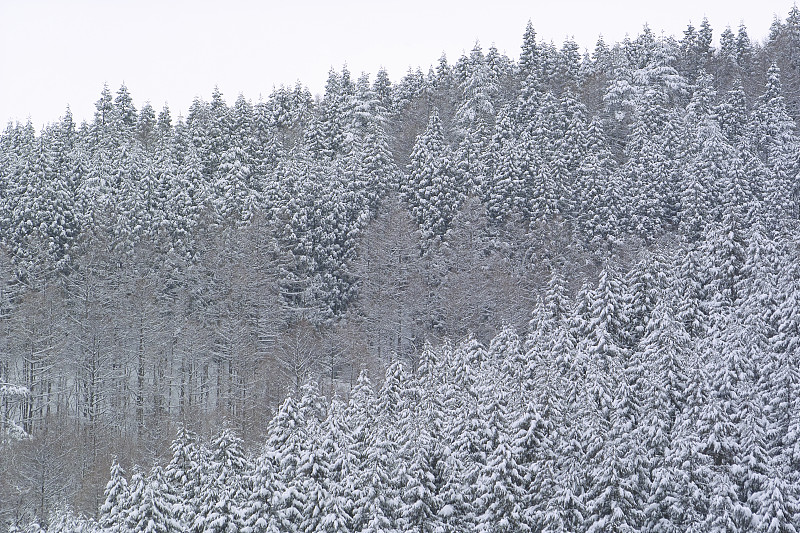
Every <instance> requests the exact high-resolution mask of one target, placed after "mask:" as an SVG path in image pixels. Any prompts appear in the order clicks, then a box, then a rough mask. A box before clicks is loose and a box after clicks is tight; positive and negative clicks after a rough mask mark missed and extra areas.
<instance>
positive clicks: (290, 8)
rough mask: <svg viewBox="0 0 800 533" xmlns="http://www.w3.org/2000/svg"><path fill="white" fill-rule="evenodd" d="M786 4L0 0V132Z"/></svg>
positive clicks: (717, 27) (255, 94) (757, 31)
mask: <svg viewBox="0 0 800 533" xmlns="http://www.w3.org/2000/svg"><path fill="white" fill-rule="evenodd" d="M792 4H793V1H792V0H780V1H777V0H758V1H754V0H748V1H746V2H743V1H738V2H736V1H731V0H726V1H714V2H711V1H701V0H694V1H689V0H670V1H662V2H647V1H642V0H638V1H633V0H630V1H629V0H625V1H619V2H608V1H597V0H583V1H579V0H560V1H557V0H547V1H531V0H528V1H522V0H519V1H515V2H511V1H505V0H495V1H493V2H485V1H480V2H479V1H474V0H459V1H453V0H448V1H446V2H445V1H443V2H437V1H433V0H403V1H394V0H328V1H309V0H305V1H304V0H294V1H289V0H283V1H279V2H270V1H264V0H262V1H257V0H225V1H220V0H214V1H211V0H183V1H180V0H173V1H171V0H69V1H67V0H0V76H2V79H0V125H2V126H4V125H5V124H6V123H7V122H8V121H9V120H18V121H23V122H24V121H26V120H27V118H28V117H30V118H31V119H32V121H33V123H34V125H35V126H36V128H37V129H38V128H40V127H41V126H42V125H43V124H44V123H47V122H53V121H55V120H57V119H58V118H59V117H60V116H62V115H63V113H64V110H65V109H66V107H67V105H69V106H70V108H71V109H72V112H73V115H74V116H75V118H76V121H80V120H83V119H89V118H91V117H92V114H93V111H94V102H95V101H96V100H97V99H98V97H99V94H100V91H101V89H102V87H103V84H104V83H108V84H109V87H110V88H111V90H112V92H116V91H117V89H118V88H119V86H120V85H121V84H122V83H123V82H124V83H125V84H126V85H127V86H128V89H129V90H130V92H131V94H132V95H133V98H134V102H135V104H136V105H137V107H139V108H141V106H142V104H144V102H146V101H150V102H151V103H152V105H153V107H155V108H156V111H158V110H160V109H161V108H162V107H163V105H164V103H168V104H169V106H170V109H171V110H172V115H173V117H177V116H178V115H179V114H185V113H186V110H187V109H188V107H189V105H190V104H191V101H192V99H193V98H194V97H195V96H200V97H202V98H204V99H206V100H208V99H209V98H210V95H211V92H212V90H213V88H214V86H215V85H218V86H219V88H220V90H221V91H222V93H223V94H224V96H225V98H226V100H228V102H229V103H232V102H233V101H234V100H235V98H236V96H237V95H238V94H239V93H242V94H244V95H245V97H247V98H249V99H251V100H253V101H257V100H258V99H259V97H260V96H261V95H263V96H264V97H266V96H267V95H268V94H269V93H270V92H271V90H272V87H273V86H277V85H281V84H291V85H293V84H294V83H295V81H296V80H298V79H299V80H301V81H302V82H303V83H304V84H305V85H307V86H308V87H309V88H310V89H311V91H312V92H313V93H315V94H317V93H320V92H321V91H322V90H323V88H324V83H325V78H326V77H327V73H328V70H329V69H330V68H331V67H334V68H336V69H340V68H341V66H342V65H343V64H344V63H347V65H348V68H349V69H350V71H351V73H352V74H353V77H354V78H355V77H357V76H358V74H359V73H360V72H361V71H366V72H369V73H370V74H371V75H373V77H374V73H375V72H376V71H377V70H378V68H380V67H381V66H384V67H386V69H387V70H388V72H389V75H390V77H391V78H392V80H393V81H397V80H398V79H399V78H400V77H402V76H403V74H405V72H406V71H407V70H408V68H409V66H413V67H416V66H422V67H423V69H424V70H426V71H427V67H428V66H429V65H430V64H432V63H435V62H436V60H437V59H438V57H439V56H440V55H441V53H442V52H445V53H446V54H447V56H448V58H449V59H450V60H451V62H454V61H455V59H456V58H457V57H458V56H460V55H461V54H462V53H463V52H464V51H468V50H470V49H471V48H472V46H473V45H474V43H475V41H476V40H479V41H480V43H481V44H482V45H483V46H484V48H487V47H488V46H489V45H491V44H492V43H494V44H495V45H496V46H497V48H498V49H499V50H500V51H501V52H506V53H507V54H508V55H509V56H511V57H514V58H517V57H518V55H519V47H520V44H521V42H522V33H523V31H524V28H525V24H526V22H527V21H528V19H530V20H531V21H532V22H533V25H534V28H535V29H536V31H537V34H538V36H539V38H540V39H545V40H553V41H555V42H556V43H557V44H559V45H560V43H561V42H562V41H563V40H564V38H565V37H567V36H573V37H574V38H575V40H576V41H577V42H578V44H580V45H581V46H582V47H584V48H589V49H592V48H593V47H594V43H595V42H596V40H597V37H598V35H600V34H602V35H603V37H604V39H605V40H606V42H607V43H612V42H615V41H618V40H620V39H622V38H624V37H625V35H626V33H627V34H630V35H631V36H632V37H633V36H635V35H637V34H638V33H639V31H640V30H641V28H642V26H643V24H645V23H649V25H650V27H651V28H652V29H653V30H654V31H656V32H657V33H658V32H661V31H664V32H665V33H666V34H668V35H678V36H679V35H680V34H681V33H682V32H683V30H684V29H685V28H686V25H687V23H688V22H689V21H691V22H692V23H694V24H695V26H698V25H699V23H700V21H701V20H702V18H703V16H707V17H708V19H709V21H710V22H711V25H712V27H713V28H714V37H715V38H717V37H718V36H719V34H720V32H721V31H722V30H723V29H724V28H725V26H727V25H730V26H731V27H733V28H734V31H735V30H736V28H737V27H738V25H739V22H740V21H744V22H745V24H746V25H747V28H748V32H749V34H750V37H751V38H753V39H755V40H759V41H761V40H763V39H764V38H765V37H766V35H767V32H768V29H769V25H770V24H771V22H772V20H773V18H774V15H775V14H777V15H778V16H780V18H781V19H785V18H786V14H787V13H788V12H789V9H790V8H791V6H792Z"/></svg>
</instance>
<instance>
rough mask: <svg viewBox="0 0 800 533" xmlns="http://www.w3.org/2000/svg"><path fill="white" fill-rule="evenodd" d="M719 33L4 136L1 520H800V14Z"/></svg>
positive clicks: (116, 103) (123, 92)
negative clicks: (757, 31) (755, 30)
mask: <svg viewBox="0 0 800 533" xmlns="http://www.w3.org/2000/svg"><path fill="white" fill-rule="evenodd" d="M714 42H715V41H714V38H713V31H712V29H711V27H710V25H709V24H708V22H707V21H705V20H704V21H703V23H702V24H701V25H700V27H699V29H698V28H695V27H693V26H691V25H690V26H689V27H688V28H687V30H686V31H685V32H684V34H683V36H682V37H681V38H680V39H676V38H673V37H666V36H660V37H659V36H656V35H655V34H654V33H653V32H652V31H651V30H650V29H649V28H648V27H645V28H644V29H643V30H642V31H641V33H640V34H639V35H638V36H637V37H636V38H633V39H630V38H629V39H625V40H624V41H623V42H620V43H616V44H613V45H608V44H606V43H605V42H604V41H603V40H602V39H600V40H599V41H598V43H597V46H596V47H595V50H594V51H593V52H591V53H586V54H581V53H580V50H579V48H578V46H577V45H576V43H574V42H573V41H571V40H567V41H566V42H565V43H564V44H563V45H562V46H561V47H560V48H558V47H556V46H555V45H554V44H553V43H546V42H541V41H539V40H537V37H536V33H535V31H534V29H533V26H532V25H531V24H529V25H528V27H527V28H526V30H525V33H524V36H523V44H522V50H521V54H520V57H519V58H518V59H512V58H509V57H507V56H505V55H503V54H500V53H499V52H498V50H497V49H496V48H495V47H494V46H492V47H489V49H488V50H484V49H483V48H482V47H481V46H480V45H478V44H476V45H475V46H474V48H473V49H472V50H471V51H470V52H469V53H468V54H465V55H463V56H462V57H460V58H459V59H458V60H457V61H456V62H455V63H454V64H450V63H448V60H447V58H446V57H444V56H443V57H442V58H441V59H440V60H439V61H438V63H437V64H436V65H435V66H434V67H431V68H430V70H429V71H428V72H427V73H424V72H423V71H422V70H421V69H416V70H409V72H408V73H407V74H406V75H405V76H404V77H402V79H400V80H398V81H397V82H392V81H391V80H390V78H389V76H388V74H387V72H386V71H384V70H381V71H379V72H378V73H377V74H376V75H375V77H374V80H373V81H371V80H370V78H369V76H368V75H366V74H363V75H361V76H359V77H358V78H357V79H355V80H354V79H353V77H352V76H351V74H350V72H349V71H348V70H347V69H346V68H344V69H342V70H341V71H336V70H331V72H330V73H329V76H328V81H327V84H326V87H325V90H324V94H322V95H321V96H318V97H316V98H314V97H312V95H311V94H310V92H309V91H308V90H307V89H306V88H304V87H303V86H302V85H299V84H298V85H297V86H295V87H281V88H276V89H274V90H273V92H272V93H271V94H270V95H269V96H268V97H267V98H266V99H263V100H261V101H259V102H257V103H255V104H254V103H252V102H250V101H248V100H247V99H245V98H244V97H243V96H239V97H238V98H237V99H236V101H235V102H234V103H233V105H229V104H228V103H227V102H226V101H225V100H224V98H223V95H222V94H221V93H220V92H219V91H218V90H215V91H214V92H213V94H212V96H211V99H210V101H204V100H202V99H199V98H198V99H196V100H195V101H194V102H193V104H192V105H191V107H190V108H189V112H188V115H187V116H186V117H178V118H177V119H175V120H174V119H173V117H172V116H171V115H170V111H169V109H168V108H166V107H165V108H164V109H163V110H162V111H160V112H157V111H156V110H155V109H153V107H152V106H151V105H150V104H149V103H148V104H145V105H144V106H142V107H141V109H137V107H136V106H135V105H134V102H133V99H132V96H131V95H130V94H129V92H128V90H127V88H126V87H125V86H124V85H123V86H122V87H121V88H120V89H119V90H118V91H116V93H113V92H112V91H111V90H110V89H109V88H107V87H106V88H104V89H103V91H102V93H101V96H100V99H99V100H98V101H97V102H96V113H95V116H94V118H93V120H91V121H88V122H84V123H82V124H76V123H75V121H74V120H73V118H72V116H71V114H70V113H69V110H68V111H67V112H66V114H65V115H64V117H62V118H61V119H60V120H59V121H58V122H56V123H53V124H50V125H48V126H47V127H45V128H44V129H43V130H42V131H41V132H38V133H37V132H36V131H35V130H34V129H33V127H32V126H31V125H30V124H26V125H21V124H9V125H8V127H7V128H6V130H5V131H4V132H3V133H2V134H0V480H10V481H9V482H5V483H0V523H2V524H5V523H10V524H15V525H17V526H19V525H22V524H25V523H28V522H29V521H30V520H31V519H32V518H36V519H37V520H38V522H37V523H39V524H42V525H44V524H49V525H48V526H47V529H48V531H50V530H52V531H56V529H59V528H60V529H59V530H65V531H66V530H74V529H80V528H88V529H92V528H95V527H100V528H103V529H104V530H106V529H114V530H120V531H121V530H122V529H125V530H126V531H128V530H130V531H139V530H146V529H148V528H167V529H176V528H177V529H187V528H188V529H191V530H192V531H197V532H198V533H199V532H202V531H212V530H213V531H217V530H225V531H229V532H230V531H235V530H241V531H243V532H253V533H255V532H256V531H266V530H270V531H295V530H303V531H327V530H331V531H333V530H337V531H350V530H352V531H392V530H419V531H421V532H423V531H442V530H452V531H465V530H472V529H478V530H485V529H487V528H489V526H488V525H487V524H492V527H494V528H497V527H500V528H501V529H502V530H507V531H527V530H528V529H533V530H536V531H556V530H568V531H576V530H583V529H586V530H587V531H588V530H591V531H614V530H620V531H623V530H625V531H630V530H648V531H650V530H652V531H662V530H663V531H673V530H675V531H688V530H698V529H702V528H706V529H707V530H720V531H721V530H733V529H735V528H739V529H740V530H753V529H756V528H762V529H763V530H764V531H791V530H792V529H791V528H792V527H796V526H798V523H797V510H796V509H795V507H796V505H797V499H796V494H795V492H794V490H795V489H794V488H793V487H796V486H800V485H798V481H797V480H796V479H794V478H793V477H792V476H793V475H794V474H793V472H794V471H796V470H797V468H796V467H797V465H796V464H795V463H796V462H797V460H796V458H794V456H793V455H792V454H794V453H795V452H794V451H793V450H794V449H795V447H796V446H795V443H794V441H793V440H792V439H794V435H795V434H796V433H797V432H796V431H795V428H794V426H795V425H796V421H795V419H794V417H795V416H796V415H795V413H796V412H797V410H796V406H795V405H794V404H795V403H796V402H795V400H794V397H795V395H796V393H795V389H794V387H795V381H796V377H797V376H795V374H796V372H795V370H796V368H797V364H796V361H794V359H793V357H794V355H793V354H794V352H795V351H797V347H798V342H797V338H798V336H797V334H798V331H797V323H798V321H797V320H795V315H796V314H797V311H796V310H795V307H796V294H795V292H796V290H797V287H796V285H797V279H798V276H797V271H796V269H795V268H794V267H793V266H792V265H795V264H797V259H798V258H797V254H798V250H797V244H798V241H797V229H798V228H797V221H798V217H800V137H798V133H797V121H798V119H800V56H799V55H798V54H800V52H798V50H800V10H798V8H796V7H795V8H793V9H792V10H791V11H790V13H789V14H788V17H787V18H786V20H785V21H784V20H777V19H776V21H775V23H774V24H773V26H772V28H771V31H770V35H769V37H768V39H767V40H766V41H765V42H763V43H756V42H753V41H751V39H750V37H749V36H748V34H747V30H746V28H745V27H744V25H742V26H740V27H739V28H738V29H737V32H736V33H734V31H733V30H731V29H730V28H728V29H726V30H725V31H724V32H722V34H721V35H720V39H719V47H714V46H713V43H714ZM531 312H532V313H533V319H532V320H530V317H531ZM529 320H530V323H528V321H529ZM526 324H527V326H528V327H527V333H526V336H524V339H519V338H517V336H516V334H515V333H514V332H515V331H521V330H522V328H525V326H526ZM448 338H450V339H461V338H468V339H469V340H467V341H465V342H464V343H461V344H459V345H458V346H456V347H453V346H450V345H449V344H448V342H449V341H446V339H448ZM482 344H483V345H486V346H488V348H485V349H484V348H482V347H481V346H482ZM362 369H368V370H369V371H370V372H371V374H372V375H383V374H384V371H385V372H386V380H385V382H384V383H383V386H382V387H381V389H380V392H375V391H374V390H373V389H372V388H371V387H370V386H369V385H367V384H366V382H364V380H363V379H362V380H360V381H359V380H358V379H357V376H358V375H359V373H360V371H361V370H362ZM310 380H314V381H315V382H317V383H319V389H317V390H316V392H315V394H319V395H322V396H325V397H327V398H343V397H346V398H349V403H348V404H347V405H339V404H338V403H336V402H333V403H330V402H328V401H323V400H322V397H317V396H314V395H312V394H310V393H309V391H308V390H307V389H306V394H303V393H302V391H303V390H304V389H303V386H304V384H306V383H307V382H309V381H310ZM287 393H290V394H291V396H290V399H289V400H286V401H285V402H284V403H283V404H282V405H283V407H281V408H280V409H279V408H278V406H279V405H281V400H282V398H284V397H285V396H286V395H287ZM292 398H294V399H292ZM223 423H225V424H227V425H228V426H229V430H228V431H224V432H222V433H220V434H219V436H218V438H217V439H216V440H213V441H207V442H205V441H203V440H202V439H199V440H198V439H195V438H194V437H190V435H189V432H188V429H187V430H185V431H184V432H183V433H181V436H180V437H179V439H178V441H176V443H174V445H173V450H172V451H173V453H174V458H173V462H172V463H170V465H168V466H167V467H165V468H164V469H163V470H162V469H159V468H154V469H153V470H152V471H151V472H150V473H149V474H147V473H144V472H138V471H136V472H134V474H133V475H132V476H131V477H130V479H126V478H125V477H124V476H123V474H122V471H121V469H120V467H119V466H118V465H117V466H115V467H114V469H112V480H111V482H110V483H109V486H108V487H107V489H106V492H105V495H104V494H103V491H102V480H104V479H105V478H106V476H107V472H108V466H109V464H111V462H112V456H115V455H116V456H118V457H119V459H120V462H121V463H122V464H125V465H128V466H130V465H133V464H158V463H160V462H161V459H163V458H164V457H165V456H167V455H168V451H169V442H168V441H167V440H166V438H167V437H166V436H167V435H170V434H172V433H173V432H174V429H175V427H177V426H178V425H182V426H184V427H187V428H191V429H192V430H193V431H195V432H197V433H198V434H200V435H211V434H217V433H218V432H217V431H216V430H217V429H218V428H219V427H220V426H221V425H223ZM233 430H235V433H234V432H233ZM264 433H266V434H267V443H266V445H265V447H264V449H263V450H261V451H260V452H257V453H251V452H252V450H251V448H252V443H253V442H257V441H259V440H261V439H262V438H263V435H264ZM235 435H239V437H236V436H235ZM239 438H241V439H243V440H241V441H240V440H239ZM203 442H205V443H203ZM75 465H78V467H77V468H76V467H75ZM187 491H188V492H187ZM104 500H105V503H104ZM63 505H68V506H69V507H70V508H73V509H76V510H77V511H78V512H83V513H84V514H88V515H92V514H96V513H97V512H99V515H97V516H96V517H95V518H96V520H95V522H96V523H95V522H92V521H90V520H88V519H87V520H84V519H83V518H77V516H78V515H72V514H70V513H69V512H66V511H64V512H61V511H59V510H58V509H60V508H61V507H62V506H63ZM97 510H99V511H97ZM0 527H5V526H2V525H0ZM442 528H444V529H442Z"/></svg>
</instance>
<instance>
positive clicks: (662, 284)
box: [46, 222, 800, 533]
mask: <svg viewBox="0 0 800 533" xmlns="http://www.w3.org/2000/svg"><path fill="white" fill-rule="evenodd" d="M726 224H733V225H726ZM768 243H769V241H768V240H767V239H766V236H765V235H764V234H763V233H762V232H761V230H760V229H759V228H754V229H752V230H751V231H749V232H747V233H743V232H742V231H741V230H740V228H738V227H737V226H736V225H735V224H734V223H732V222H728V223H723V224H721V225H720V226H719V227H715V228H714V229H712V230H709V234H708V235H706V240H705V241H704V243H703V244H701V245H699V249H700V250H701V251H702V255H701V257H703V258H704V259H703V260H702V261H701V265H700V268H699V269H696V270H691V269H690V268H689V267H688V265H687V263H686V262H687V259H685V257H692V256H693V255H692V251H691V250H683V251H687V252H689V253H688V254H686V255H684V254H676V255H663V254H662V255H652V254H649V253H643V255H642V256H641V257H639V260H638V261H637V262H636V264H635V265H634V266H633V267H632V268H631V270H630V271H629V272H628V273H626V274H624V275H623V274H621V273H619V272H618V271H617V270H616V269H615V268H614V267H613V266H611V265H607V266H606V267H605V268H604V269H603V270H602V271H601V273H600V276H599V280H598V281H597V283H596V284H594V285H586V286H584V287H583V288H582V289H581V290H580V291H578V293H577V294H575V295H574V296H573V295H571V294H569V293H568V291H567V290H566V288H565V280H564V278H563V276H562V275H561V274H560V272H554V274H553V276H552V277H551V279H550V281H549V282H548V284H547V288H546V290H545V291H544V295H543V297H542V299H541V302H540V305H538V306H537V308H536V312H535V314H534V316H533V317H532V319H531V321H530V323H529V326H528V330H527V333H526V335H524V336H522V337H520V336H519V335H518V333H517V331H516V329H515V328H513V327H511V326H505V327H503V328H502V329H501V331H500V332H499V333H498V334H497V335H496V336H495V337H494V338H493V339H491V341H490V343H489V345H488V347H487V346H485V345H483V344H481V343H480V342H479V341H477V340H476V339H475V338H474V337H468V338H467V339H465V340H464V341H462V342H460V343H459V344H458V345H455V346H453V345H451V344H449V343H445V344H443V345H442V346H440V347H438V348H434V347H432V346H431V345H427V346H425V347H424V348H423V350H422V351H421V353H420V354H419V359H418V361H417V364H416V366H415V368H414V369H413V370H412V371H409V370H407V369H406V368H405V367H404V365H403V364H402V363H400V362H396V363H393V364H391V365H390V366H389V367H388V368H387V369H386V373H385V378H384V379H383V384H382V385H381V386H380V388H379V389H375V388H374V387H373V386H372V385H371V383H370V381H369V379H368V378H367V375H366V373H362V374H361V376H360V377H359V379H358V381H357V383H356V385H355V386H354V387H353V388H352V390H351V391H350V393H349V399H348V401H347V403H346V404H344V403H342V402H341V401H340V400H338V399H333V400H331V401H328V400H327V399H326V398H324V397H322V396H321V395H320V393H319V387H318V386H317V385H315V384H313V383H309V384H307V385H305V386H303V387H301V389H300V390H299V391H298V392H297V394H293V395H290V396H288V397H287V398H286V399H285V400H284V402H283V403H282V405H281V406H280V408H279V409H278V410H277V413H276V414H275V416H274V417H273V418H272V420H271V421H270V423H269V426H268V428H267V430H266V438H265V439H264V440H262V443H261V445H260V446H257V447H255V448H254V452H253V453H248V451H247V447H246V446H245V444H244V443H243V441H242V440H241V439H240V438H238V437H237V436H236V435H235V434H234V433H233V432H232V431H231V430H230V429H228V428H226V429H223V430H222V431H221V432H220V433H218V434H217V436H215V437H213V438H211V439H209V440H207V441H203V440H201V439H199V438H198V437H197V436H196V435H194V434H193V433H191V432H189V431H187V430H186V429H185V428H183V429H181V430H180V432H179V434H178V436H177V438H176V439H175V440H174V441H173V442H172V447H171V449H172V458H171V459H170V460H169V462H168V464H166V465H165V466H163V467H162V466H159V465H158V464H156V466H153V468H152V469H151V470H150V472H149V473H145V472H141V471H138V470H136V469H134V473H133V475H132V476H131V477H130V478H126V477H125V475H124V473H123V471H122V469H121V467H120V466H119V464H118V463H116V462H115V463H114V464H113V466H112V467H111V477H110V480H109V481H108V483H107V485H106V488H105V491H104V501H103V503H102V504H101V505H100V507H99V513H98V515H97V516H98V518H97V520H96V521H94V520H87V519H82V518H75V517H74V516H72V515H69V514H56V515H54V516H55V518H53V519H52V520H51V522H50V524H49V525H48V526H47V528H46V531H47V532H48V533H55V532H67V531H69V532H72V531H82V532H86V533H90V532H91V533H94V532H107V531H113V532H116V533H127V532H141V531H154V532H155V531H159V532H170V531H173V532H178V531H221V532H227V533H231V532H252V533H259V532H278V531H283V532H295V531H298V532H299V531H302V532H324V531H335V532H339V533H344V532H356V531H357V532H376V531H384V532H391V531H421V532H428V531H429V532H435V531H454V532H455V531H458V532H471V531H476V532H479V531H508V532H526V531H570V532H578V531H586V532H591V531H604V532H607V531H653V532H656V531H659V532H660V531H726V532H735V531H776V532H777V531H795V530H796V529H797V528H798V527H800V483H798V480H797V472H798V465H797V444H798V443H797V436H798V434H799V433H798V431H799V428H800V404H799V402H800V373H799V372H798V369H800V361H798V357H800V351H798V343H797V339H798V336H797V335H798V331H797V328H798V323H799V322H798V319H797V316H798V312H800V308H798V306H797V301H798V296H800V285H798V277H797V266H796V265H797V259H798V257H797V250H796V249H794V250H791V251H789V250H782V249H775V248H770V246H769V244H768ZM765 287H775V290H774V291H773V292H772V293H767V292H766V291H765ZM698 288H701V290H700V291H699V292H698V291H697V289H698Z"/></svg>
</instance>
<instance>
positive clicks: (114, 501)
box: [97, 458, 128, 533]
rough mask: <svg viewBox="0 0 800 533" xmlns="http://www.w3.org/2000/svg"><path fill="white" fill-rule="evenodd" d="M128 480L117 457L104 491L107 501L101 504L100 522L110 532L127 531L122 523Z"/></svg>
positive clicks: (112, 464)
mask: <svg viewBox="0 0 800 533" xmlns="http://www.w3.org/2000/svg"><path fill="white" fill-rule="evenodd" d="M127 491H128V481H127V480H126V479H125V472H124V471H123V470H122V467H121V466H120V465H119V463H118V462H117V460H116V458H115V459H114V461H113V462H112V463H111V478H110V479H109V480H108V483H107V484H106V488H105V490H104V491H103V495H104V496H105V501H104V502H103V504H102V505H101V506H100V515H99V517H98V520H97V522H98V524H99V525H100V527H102V528H103V529H104V530H105V531H108V532H109V533H120V532H121V531H125V529H124V527H125V526H124V524H123V523H122V517H123V514H124V513H125V512H126V511H125V509H124V508H123V505H124V503H125V500H126V498H127Z"/></svg>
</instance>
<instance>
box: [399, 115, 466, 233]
mask: <svg viewBox="0 0 800 533" xmlns="http://www.w3.org/2000/svg"><path fill="white" fill-rule="evenodd" d="M400 191H401V195H402V198H403V200H404V201H405V202H406V203H407V204H408V205H409V207H410V208H411V214H412V215H413V216H414V218H415V219H416V220H417V223H418V224H419V225H420V228H421V229H422V234H423V236H424V237H425V238H426V239H433V238H442V237H443V236H444V234H445V233H446V232H447V230H448V229H449V227H450V223H451V222H452V220H453V217H454V216H455V213H456V211H457V209H458V205H459V201H460V199H459V197H458V193H457V190H456V187H455V176H454V172H453V168H452V164H451V162H450V156H449V154H448V149H447V145H446V144H445V142H444V136H443V132H442V126H441V121H440V120H439V114H438V113H437V112H436V111H434V112H433V113H432V114H431V117H430V120H429V121H428V126H427V128H426V129H425V132H423V133H422V134H420V135H419V136H418V137H417V140H416V142H415V143H414V150H413V151H412V152H411V162H410V163H409V166H408V170H407V174H406V176H405V177H404V180H403V183H402V184H401V188H400Z"/></svg>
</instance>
